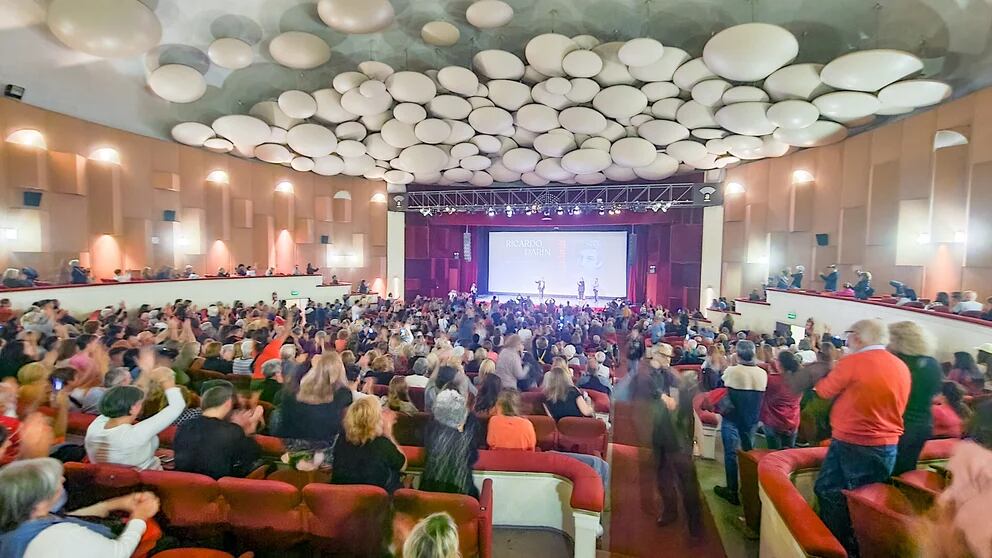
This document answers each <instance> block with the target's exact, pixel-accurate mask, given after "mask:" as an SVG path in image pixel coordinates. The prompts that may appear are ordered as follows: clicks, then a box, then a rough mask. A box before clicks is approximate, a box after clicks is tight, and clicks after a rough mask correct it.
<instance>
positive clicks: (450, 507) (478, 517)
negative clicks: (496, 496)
mask: <svg viewBox="0 0 992 558" xmlns="http://www.w3.org/2000/svg"><path fill="white" fill-rule="evenodd" d="M483 493H485V494H487V495H488V497H489V498H491V493H492V480H490V479H486V480H485V483H484V486H483ZM483 498H485V497H484V496H483ZM393 510H394V514H393V549H394V550H395V551H396V553H397V554H399V553H401V551H400V550H401V549H402V548H403V543H404V542H405V541H406V539H407V537H408V536H409V535H410V531H412V530H413V527H414V526H415V525H416V524H417V522H418V521H420V520H421V519H423V518H425V517H427V516H428V515H430V514H432V513H438V512H446V513H447V514H448V515H450V516H451V518H452V519H453V520H454V522H455V525H456V526H457V527H458V546H459V549H460V550H461V555H462V556H463V557H464V558H471V557H473V556H479V557H483V556H488V552H489V550H483V548H484V547H486V546H488V543H487V542H486V535H485V529H486V528H485V522H486V521H487V518H486V516H487V511H488V510H487V509H486V508H484V507H483V506H482V504H480V502H479V501H478V500H476V499H475V498H472V497H471V496H465V495H464V494H443V493H437V492H422V491H420V490H412V489H408V488H401V489H399V490H397V491H396V493H395V494H393ZM488 522H489V526H490V527H489V528H490V529H491V525H492V518H491V516H490V517H488Z"/></svg>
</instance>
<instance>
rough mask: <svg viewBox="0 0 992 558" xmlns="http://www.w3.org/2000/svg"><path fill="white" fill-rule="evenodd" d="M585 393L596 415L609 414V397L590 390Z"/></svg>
mask: <svg viewBox="0 0 992 558" xmlns="http://www.w3.org/2000/svg"><path fill="white" fill-rule="evenodd" d="M586 393H588V394H589V399H590V400H592V408H593V410H594V411H596V412H597V413H606V414H609V412H610V396H609V395H606V394H605V393H603V392H601V391H594V390H591V389H589V390H586Z"/></svg>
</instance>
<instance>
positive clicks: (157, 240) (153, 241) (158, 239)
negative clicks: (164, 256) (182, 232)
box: [152, 236, 162, 244]
mask: <svg viewBox="0 0 992 558" xmlns="http://www.w3.org/2000/svg"><path fill="white" fill-rule="evenodd" d="M161 241H162V239H161V238H159V237H157V236H153V237H152V244H158V243H159V242H161Z"/></svg>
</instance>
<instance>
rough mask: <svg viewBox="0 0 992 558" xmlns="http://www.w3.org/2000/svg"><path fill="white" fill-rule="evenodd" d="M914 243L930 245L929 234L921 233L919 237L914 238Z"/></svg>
mask: <svg viewBox="0 0 992 558" xmlns="http://www.w3.org/2000/svg"><path fill="white" fill-rule="evenodd" d="M916 242H917V243H918V244H930V233H928V232H921V233H920V234H919V235H917V236H916Z"/></svg>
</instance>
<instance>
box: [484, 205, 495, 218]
mask: <svg viewBox="0 0 992 558" xmlns="http://www.w3.org/2000/svg"><path fill="white" fill-rule="evenodd" d="M486 215H488V216H490V217H495V216H496V210H495V209H493V208H491V207H490V208H489V209H487V210H486Z"/></svg>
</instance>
